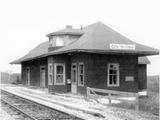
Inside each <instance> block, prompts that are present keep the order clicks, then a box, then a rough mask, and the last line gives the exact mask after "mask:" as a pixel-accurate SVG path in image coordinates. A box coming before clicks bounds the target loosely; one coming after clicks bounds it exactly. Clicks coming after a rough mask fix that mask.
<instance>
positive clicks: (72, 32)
mask: <svg viewBox="0 0 160 120" xmlns="http://www.w3.org/2000/svg"><path fill="white" fill-rule="evenodd" d="M82 34H83V32H82V31H81V30H80V29H73V28H72V26H71V25H67V26H66V28H65V29H62V30H59V31H56V32H53V33H50V34H48V35H47V36H48V37H49V46H48V52H50V51H53V50H55V49H58V48H61V47H64V46H67V45H69V44H70V43H72V42H74V41H76V40H78V39H79V38H80V36H81V35H82Z"/></svg>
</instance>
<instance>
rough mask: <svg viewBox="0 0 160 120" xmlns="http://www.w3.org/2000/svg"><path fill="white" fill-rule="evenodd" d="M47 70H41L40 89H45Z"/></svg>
mask: <svg viewBox="0 0 160 120" xmlns="http://www.w3.org/2000/svg"><path fill="white" fill-rule="evenodd" d="M45 74H46V73H45V68H44V67H41V70H40V87H45Z"/></svg>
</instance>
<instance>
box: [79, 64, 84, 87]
mask: <svg viewBox="0 0 160 120" xmlns="http://www.w3.org/2000/svg"><path fill="white" fill-rule="evenodd" d="M80 65H83V85H82V84H80V70H79V69H80V67H79V66H80ZM78 86H84V63H83V62H80V63H78Z"/></svg>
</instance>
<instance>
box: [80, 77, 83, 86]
mask: <svg viewBox="0 0 160 120" xmlns="http://www.w3.org/2000/svg"><path fill="white" fill-rule="evenodd" d="M80 84H81V85H83V75H80Z"/></svg>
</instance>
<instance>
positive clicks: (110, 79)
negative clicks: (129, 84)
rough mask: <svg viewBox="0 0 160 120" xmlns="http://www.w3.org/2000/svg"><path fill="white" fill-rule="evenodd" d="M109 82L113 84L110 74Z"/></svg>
mask: <svg viewBox="0 0 160 120" xmlns="http://www.w3.org/2000/svg"><path fill="white" fill-rule="evenodd" d="M109 84H112V75H110V76H109Z"/></svg>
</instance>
